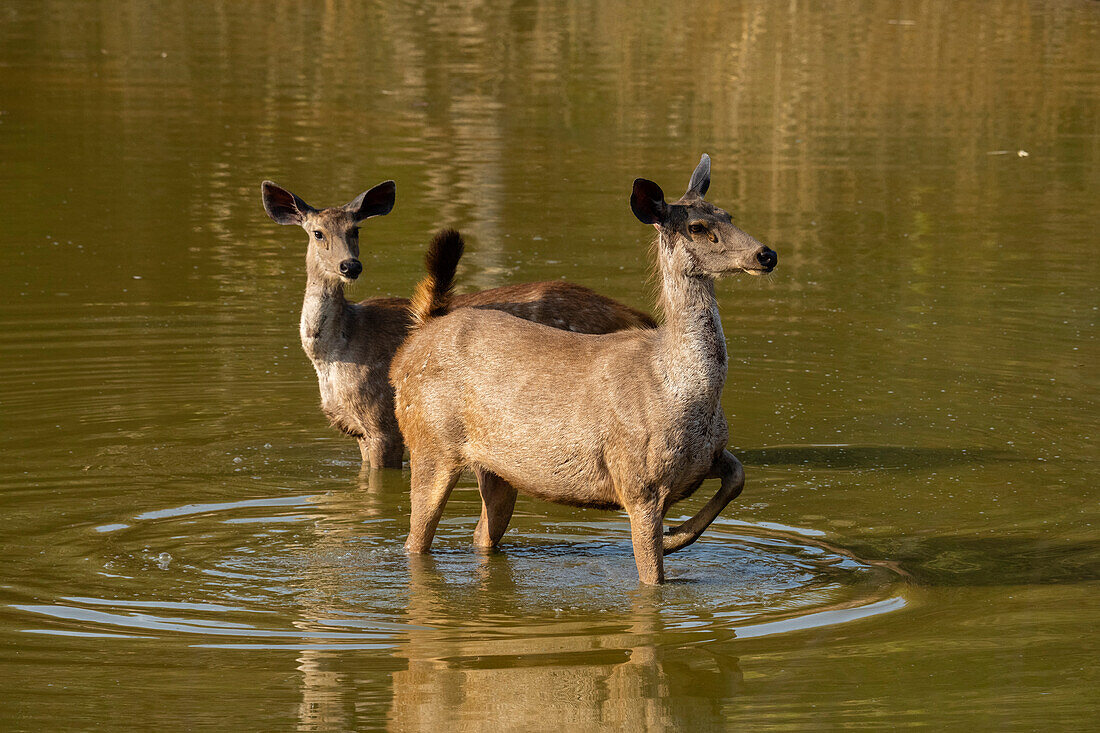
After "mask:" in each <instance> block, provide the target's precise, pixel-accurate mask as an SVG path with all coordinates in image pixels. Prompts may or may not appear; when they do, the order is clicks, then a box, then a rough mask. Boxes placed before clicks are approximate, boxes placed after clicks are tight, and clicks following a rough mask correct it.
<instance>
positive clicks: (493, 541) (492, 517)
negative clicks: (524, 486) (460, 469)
mask: <svg viewBox="0 0 1100 733" xmlns="http://www.w3.org/2000/svg"><path fill="white" fill-rule="evenodd" d="M475 473H476V474H477V488H478V491H480V492H481V518H480V519H479V520H478V521H477V528H476V529H474V545H475V546H477V547H481V548H484V549H489V548H491V547H496V546H497V543H499V542H500V538H501V537H503V536H504V532H505V531H506V530H507V529H508V522H509V521H511V519H512V510H513V509H515V506H516V490H515V488H513V487H512V485H511V484H509V483H508V482H507V481H505V480H504V479H502V478H501V477H500V476H497V475H496V474H495V473H490V472H489V471H485V470H483V469H480V468H479V469H477V470H476V471H475Z"/></svg>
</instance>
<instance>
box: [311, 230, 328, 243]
mask: <svg viewBox="0 0 1100 733" xmlns="http://www.w3.org/2000/svg"><path fill="white" fill-rule="evenodd" d="M313 238H314V239H316V240H317V241H318V242H320V241H321V240H322V239H324V238H325V233H324V232H322V231H321V230H320V229H314V230H313Z"/></svg>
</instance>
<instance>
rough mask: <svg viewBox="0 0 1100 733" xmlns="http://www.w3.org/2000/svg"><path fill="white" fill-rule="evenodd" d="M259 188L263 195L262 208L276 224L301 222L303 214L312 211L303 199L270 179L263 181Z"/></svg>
mask: <svg viewBox="0 0 1100 733" xmlns="http://www.w3.org/2000/svg"><path fill="white" fill-rule="evenodd" d="M261 189H262V190H263V196H264V210H265V211H267V215H268V216H270V217H271V218H272V219H274V220H275V222H276V223H278V224H301V223H302V221H303V220H304V219H305V215H306V214H308V213H310V212H311V211H313V208H312V207H311V206H310V205H309V204H307V203H306V202H305V201H302V200H301V199H300V198H298V197H297V196H295V195H294V194H292V193H291V192H290V191H287V190H286V189H285V188H280V187H278V186H276V185H275V184H274V183H272V182H271V181H264V182H263V185H262V186H261Z"/></svg>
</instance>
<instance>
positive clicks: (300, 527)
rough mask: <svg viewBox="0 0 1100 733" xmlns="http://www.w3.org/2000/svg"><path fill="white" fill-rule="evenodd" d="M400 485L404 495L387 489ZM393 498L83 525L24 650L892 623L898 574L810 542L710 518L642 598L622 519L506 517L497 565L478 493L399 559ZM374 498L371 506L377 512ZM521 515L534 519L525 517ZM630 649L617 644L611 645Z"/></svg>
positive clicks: (318, 497) (35, 609) (783, 530)
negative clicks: (42, 642) (36, 638)
mask: <svg viewBox="0 0 1100 733" xmlns="http://www.w3.org/2000/svg"><path fill="white" fill-rule="evenodd" d="M395 483H399V482H395ZM402 499H403V494H401V493H397V492H392V491H390V492H385V491H383V492H380V493H378V494H373V495H368V496H366V497H364V496H347V495H342V494H341V493H340V492H330V493H326V494H298V495H275V496H266V497H254V498H250V499H246V500H240V501H225V502H208V503H194V504H187V505H181V506H165V507H160V508H155V509H147V510H144V511H140V512H136V513H135V514H134V515H133V516H129V517H118V518H117V521H113V522H107V523H103V524H99V525H95V526H87V527H81V528H79V530H73V531H74V532H77V531H79V532H80V533H81V535H82V536H81V538H80V541H79V542H66V543H60V544H59V546H72V547H73V548H74V549H75V551H76V553H77V554H81V555H83V556H82V557H79V558H78V557H70V558H67V559H66V558H59V561H60V562H61V563H62V564H63V565H67V566H68V570H69V572H70V573H76V572H84V573H86V575H85V576H84V577H72V578H71V579H70V583H71V587H72V588H74V591H73V592H72V593H66V592H64V591H65V584H64V583H58V582H56V581H55V582H52V583H50V585H49V587H50V589H51V590H60V591H61V593H60V594H59V595H58V596H56V597H52V598H50V597H47V598H43V597H41V596H40V594H39V593H35V592H33V591H30V590H28V591H27V592H26V594H23V597H22V598H19V599H17V600H16V601H15V602H13V603H9V604H8V606H9V612H14V613H16V614H17V619H16V626H17V627H18V628H20V629H21V630H22V631H24V632H28V633H34V634H55V635H72V636H85V637H98V638H114V639H120V640H122V639H134V640H140V639H150V638H154V639H159V640H178V641H181V642H182V643H185V644H187V645H193V646H201V647H219V648H241V649H386V648H395V647H397V646H398V645H401V644H403V643H407V642H409V641H414V640H416V639H418V638H425V637H430V638H432V639H435V640H436V641H437V642H442V641H448V642H451V644H452V646H454V645H457V647H456V648H454V649H453V650H452V652H453V655H457V656H467V655H474V656H478V655H485V654H490V655H493V654H505V655H509V654H524V653H530V652H531V651H532V650H535V649H538V650H540V653H545V650H546V649H547V647H548V645H549V646H550V647H551V648H554V649H556V650H558V651H559V652H562V653H569V652H571V651H579V650H591V649H592V648H594V647H596V646H598V647H600V648H605V649H606V648H608V647H612V648H623V647H624V646H629V647H633V646H635V645H637V644H638V643H640V640H643V639H645V638H647V637H648V636H650V635H659V636H660V638H661V641H662V643H669V642H670V641H674V642H675V643H677V644H696V643H703V642H706V641H712V640H720V639H730V638H750V637H755V636H764V635H771V634H781V633H789V632H796V631H801V630H805V629H809V628H814V627H818V626H825V625H832V624H839V623H846V622H850V621H855V620H858V619H861V618H866V617H869V616H874V615H877V614H882V613H886V612H890V611H893V610H897V609H900V608H902V607H904V606H905V603H906V601H905V598H904V593H903V591H904V587H905V578H904V574H903V573H901V572H900V571H898V570H896V569H895V568H893V567H891V566H889V565H887V564H883V563H873V562H868V561H864V560H861V559H860V558H858V557H855V556H854V555H853V554H852V553H850V552H848V551H846V550H844V549H843V548H839V547H834V546H832V545H830V544H829V543H828V542H826V541H825V539H824V538H823V537H821V536H820V535H821V533H820V532H815V531H809V530H801V529H799V528H796V527H783V526H778V525H773V524H762V523H759V524H754V523H749V522H740V521H736V520H719V521H718V522H716V523H715V525H714V526H712V527H711V529H710V530H709V531H708V532H707V533H706V534H705V535H704V537H703V539H702V540H701V541H700V542H698V543H696V544H695V545H694V546H692V547H691V548H689V549H686V550H684V551H681V552H679V553H676V554H673V555H670V556H669V557H668V558H666V572H667V575H668V577H669V582H668V583H667V584H666V585H665V586H662V587H659V588H646V587H640V586H639V585H638V582H637V574H636V570H635V567H634V560H633V555H632V551H631V545H630V534H629V526H628V524H627V523H626V522H625V521H623V520H622V518H621V517H620V516H619V515H615V514H607V515H604V514H596V513H591V512H589V513H585V512H575V511H573V510H567V509H564V508H557V507H554V508H553V509H554V510H556V511H554V512H553V515H552V516H547V515H546V514H545V513H544V510H545V509H546V508H547V505H544V504H534V503H532V504H530V505H525V504H524V503H523V502H522V501H521V504H520V506H519V508H518V511H517V515H516V517H515V519H514V522H513V527H512V529H511V530H510V531H509V533H508V534H507V535H506V537H505V544H504V546H503V548H502V550H500V551H497V552H493V553H489V554H484V553H480V552H478V551H476V550H475V549H474V548H472V547H471V545H470V540H469V538H470V536H471V534H472V531H473V526H474V523H475V521H476V509H477V507H478V503H477V494H476V491H474V490H471V489H470V488H469V487H466V488H465V489H463V488H460V489H459V490H457V491H456V492H455V498H453V499H452V502H451V506H450V507H449V508H448V516H447V518H445V520H444V522H443V523H442V524H441V526H440V531H439V534H438V535H437V539H436V544H435V548H434V551H433V552H432V553H431V554H429V555H426V556H419V557H409V556H408V555H407V554H406V553H405V551H404V548H403V546H402V541H403V539H404V531H405V526H404V524H403V523H402V522H401V521H399V519H398V518H399V517H402V516H403V514H402V506H401V503H400V502H401V501H402ZM371 500H373V502H374V504H373V506H372V503H371ZM525 510H529V511H525ZM624 634H626V636H623V635H624Z"/></svg>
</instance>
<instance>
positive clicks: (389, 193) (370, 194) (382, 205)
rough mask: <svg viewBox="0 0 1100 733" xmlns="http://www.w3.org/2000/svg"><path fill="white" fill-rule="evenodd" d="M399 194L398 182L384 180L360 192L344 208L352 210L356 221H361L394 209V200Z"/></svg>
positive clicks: (383, 214)
mask: <svg viewBox="0 0 1100 733" xmlns="http://www.w3.org/2000/svg"><path fill="white" fill-rule="evenodd" d="M396 196H397V184H396V183H394V182H393V181H383V182H382V183H379V184H378V185H377V186H375V187H374V188H372V189H371V190H369V191H366V192H364V193H361V194H359V197H358V198H356V199H355V200H354V201H352V202H351V203H350V204H345V205H344V210H345V211H349V212H351V214H352V216H354V217H355V221H356V222H357V223H358V222H361V221H363V220H364V219H369V218H371V217H372V216H385V215H386V214H388V213H390V211H392V210H393V200H394V197H396Z"/></svg>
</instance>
